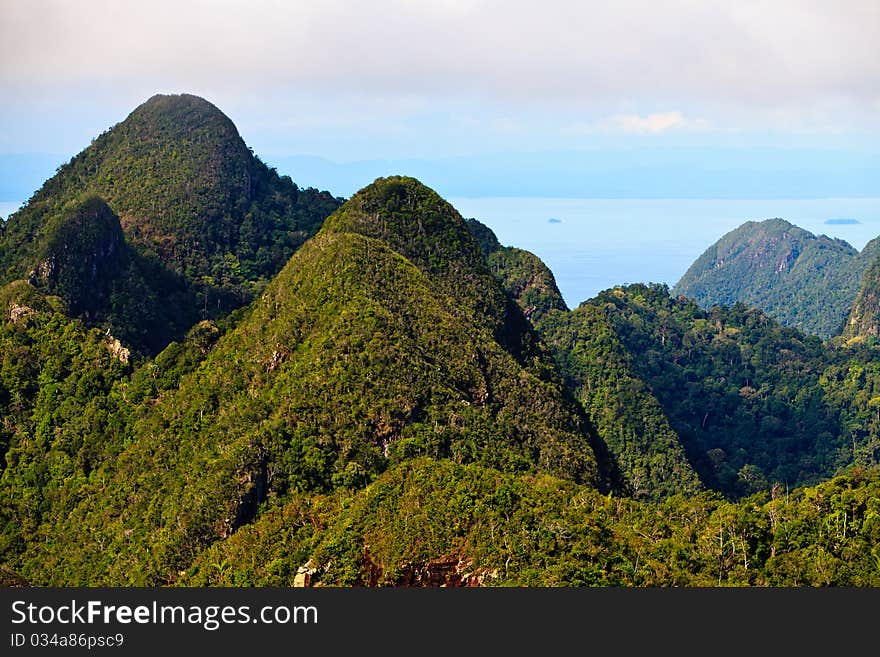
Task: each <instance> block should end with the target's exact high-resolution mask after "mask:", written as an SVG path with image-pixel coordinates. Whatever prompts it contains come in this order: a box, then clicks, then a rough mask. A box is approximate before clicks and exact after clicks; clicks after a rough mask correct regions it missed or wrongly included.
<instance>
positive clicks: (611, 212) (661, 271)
mask: <svg viewBox="0 0 880 657" xmlns="http://www.w3.org/2000/svg"><path fill="white" fill-rule="evenodd" d="M450 201H451V203H452V204H453V205H454V206H455V207H456V209H457V210H458V211H459V212H461V214H462V215H464V216H465V217H475V218H477V219H479V220H480V221H482V222H483V223H485V224H486V225H487V226H489V227H490V228H491V229H492V230H494V231H495V234H496V235H498V239H499V240H500V241H501V243H502V244H505V245H507V246H517V247H520V248H522V249H527V250H528V251H531V252H532V253H534V254H536V255H537V256H538V257H540V258H541V259H542V260H543V261H544V262H545V263H547V266H549V267H550V269H551V270H552V271H553V274H554V275H555V276H556V283H557V285H559V289H560V291H561V292H562V296H563V297H564V298H565V301H566V303H567V304H568V305H569V307H572V308H574V307H576V306H577V305H578V304H579V303H581V302H582V301H585V300H587V299H590V298H592V297H594V296H595V295H596V294H597V293H598V292H601V291H602V290H606V289H608V288H610V287H613V286H614V285H620V284H627V283H639V282H641V283H667V284H668V285H669V286H670V287H671V286H672V285H674V284H675V283H677V282H678V279H679V278H681V276H682V275H683V274H684V272H685V271H686V270H687V268H688V267H689V266H690V265H691V263H692V262H693V261H694V260H696V259H697V258H698V257H699V256H700V254H701V253H703V251H705V250H706V248H708V247H709V246H710V245H711V244H712V243H713V242H715V241H716V240H717V239H718V238H719V237H721V236H722V235H724V234H725V233H727V232H729V231H731V230H733V229H734V228H736V227H737V226H739V225H740V224H742V223H743V222H746V221H760V220H762V219H769V218H772V217H781V218H783V219H785V220H787V221H790V222H791V223H793V224H795V225H796V226H800V227H801V228H805V229H806V230H808V231H810V232H811V233H815V234H817V235H819V234H823V233H824V234H825V235H828V236H830V237H837V238H840V239H842V240H846V241H847V242H849V243H850V244H852V245H853V246H854V247H855V248H857V249H862V247H864V246H865V244H866V243H867V242H868V240H871V239H873V238H874V237H877V236H880V198H836V199H814V200H792V201H787V200H742V201H740V200H726V199H724V200H721V199H719V200H681V199H659V200H642V199H638V200H635V199H566V198H454V199H450ZM19 205H20V204H19V203H13V202H0V217H6V216H8V215H9V214H10V213H12V212H14V211H15V210H16V209H18V207H19ZM551 219H553V220H555V221H552V222H551V221H550V220H551ZM829 219H854V220H856V221H858V222H859V223H856V224H839V223H836V224H826V223H825V222H826V221H827V220H829Z"/></svg>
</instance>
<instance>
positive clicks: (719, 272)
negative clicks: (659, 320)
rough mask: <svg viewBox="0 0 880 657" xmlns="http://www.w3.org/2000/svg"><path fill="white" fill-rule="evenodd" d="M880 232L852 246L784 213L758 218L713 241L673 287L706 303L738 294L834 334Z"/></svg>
mask: <svg viewBox="0 0 880 657" xmlns="http://www.w3.org/2000/svg"><path fill="white" fill-rule="evenodd" d="M876 250H877V244H876V240H875V241H874V242H871V243H869V245H868V246H866V247H865V249H863V252H862V254H859V252H858V251H856V250H855V249H854V248H853V247H852V246H850V245H849V244H847V243H846V242H844V241H842V240H839V239H832V238H829V237H826V236H825V235H819V236H816V235H813V234H812V233H810V232H808V231H805V230H803V229H801V228H798V227H797V226H794V225H792V224H790V223H789V222H787V221H784V220H782V219H768V220H766V221H761V222H755V221H750V222H746V223H744V224H743V225H742V226H740V227H739V228H737V229H736V230H733V231H731V232H730V233H728V234H727V235H725V236H723V237H722V238H721V239H720V240H718V241H717V242H716V243H715V244H713V245H712V246H711V247H709V248H708V249H707V250H706V251H705V252H704V253H703V254H702V255H701V256H700V257H699V258H698V259H697V260H696V261H695V262H694V264H693V265H691V267H690V268H689V269H688V271H687V272H686V273H685V274H684V276H682V278H681V280H680V281H679V282H678V283H677V284H676V285H675V287H674V288H673V290H672V293H673V294H675V295H684V296H687V297H691V298H693V299H696V301H697V303H698V304H700V306H701V307H703V308H710V307H711V306H714V305H721V306H730V305H733V304H734V303H737V302H742V303H745V304H746V305H749V306H754V307H756V308H760V309H761V310H763V311H764V312H765V313H767V315H769V316H770V317H773V318H774V319H776V320H777V321H779V322H781V323H782V324H785V325H786V326H792V327H795V328H799V329H801V330H802V331H805V332H807V333H811V334H813V335H817V336H819V337H821V338H822V339H828V338H829V337H831V336H833V335H837V334H839V333H840V331H841V329H842V327H843V324H844V320H845V319H846V317H847V315H848V313H849V311H850V308H851V307H852V304H853V301H854V299H855V297H856V293H857V292H858V288H859V282H860V281H861V278H862V274H863V273H864V271H865V269H867V266H868V264H870V260H871V254H873V253H875V251H876Z"/></svg>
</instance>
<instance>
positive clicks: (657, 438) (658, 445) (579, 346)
mask: <svg viewBox="0 0 880 657" xmlns="http://www.w3.org/2000/svg"><path fill="white" fill-rule="evenodd" d="M468 227H469V228H470V230H471V233H472V234H473V235H474V237H475V238H476V239H477V241H478V243H479V244H480V247H481V249H482V250H483V252H484V253H485V254H486V257H487V258H488V261H489V264H490V266H491V267H492V271H493V273H494V274H495V275H496V277H497V278H498V280H499V282H500V283H501V285H502V286H503V287H504V289H505V290H506V291H507V293H508V294H509V295H510V296H511V297H512V298H513V299H515V300H516V302H517V304H518V305H519V306H520V308H521V309H522V311H523V314H524V315H525V316H526V317H527V318H528V319H529V320H530V322H531V323H532V324H533V325H534V327H535V330H536V331H537V332H538V334H539V335H540V336H541V337H542V338H543V339H544V340H545V341H546V342H547V344H548V346H549V347H550V348H551V349H552V350H553V352H554V358H555V360H556V362H557V365H558V367H559V369H560V371H561V372H562V373H563V375H564V377H565V379H566V383H567V387H568V388H569V389H570V390H571V391H572V392H573V394H574V395H575V397H576V398H577V399H578V401H579V402H580V403H581V405H582V407H583V408H584V410H585V411H586V412H587V415H588V416H589V418H590V421H591V422H592V423H593V425H594V426H595V427H596V431H597V433H598V434H599V436H600V438H601V439H602V443H603V446H604V448H605V449H607V450H608V454H609V458H610V459H611V460H613V462H614V465H615V468H616V475H617V483H618V486H619V488H620V490H621V491H624V492H625V493H626V494H627V495H632V496H635V497H637V498H640V499H644V498H660V497H665V496H668V495H672V494H675V493H680V492H695V491H697V490H699V489H700V488H702V484H701V482H700V479H699V477H698V476H697V473H696V472H695V471H694V469H693V467H692V466H691V465H690V463H689V462H688V459H687V456H686V455H685V453H684V450H683V448H682V445H681V441H680V439H679V437H678V436H677V435H676V433H675V431H674V430H673V429H672V427H670V425H669V422H668V420H667V418H666V416H665V415H664V413H663V410H662V408H661V407H660V404H659V402H658V401H657V399H656V398H655V397H654V395H653V393H652V392H651V390H650V388H649V386H647V385H646V384H645V383H644V381H642V380H641V379H640V378H639V376H638V374H636V372H635V369H634V367H633V364H632V360H633V358H637V357H638V356H637V355H635V356H634V355H632V354H631V353H629V352H628V351H627V349H626V347H625V346H624V345H623V344H622V342H621V341H620V339H619V337H618V336H617V335H616V334H615V331H614V327H613V326H612V324H611V323H610V321H609V319H608V317H606V316H605V313H604V311H603V309H602V308H601V307H599V306H598V305H591V304H589V303H584V304H582V305H581V306H580V307H578V308H577V309H575V310H574V311H569V310H568V308H567V307H566V305H565V302H564V301H563V299H562V295H561V294H560V292H559V289H558V288H557V287H556V281H555V279H554V277H553V273H552V272H551V271H550V269H549V268H548V267H547V266H546V265H545V264H544V263H543V262H542V261H541V259H540V258H538V257H537V256H536V255H534V254H533V253H530V252H528V251H525V250H523V249H517V248H514V247H507V246H502V245H501V244H500V243H499V241H498V238H497V237H496V236H495V233H493V232H492V230H491V229H490V228H489V227H488V226H485V225H484V224H482V223H480V222H479V221H477V220H476V219H469V220H468Z"/></svg>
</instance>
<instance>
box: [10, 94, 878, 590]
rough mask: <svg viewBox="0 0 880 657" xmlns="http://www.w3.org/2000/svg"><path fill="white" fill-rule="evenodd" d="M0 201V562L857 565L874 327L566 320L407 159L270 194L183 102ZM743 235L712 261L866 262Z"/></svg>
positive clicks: (774, 233)
mask: <svg viewBox="0 0 880 657" xmlns="http://www.w3.org/2000/svg"><path fill="white" fill-rule="evenodd" d="M138 186H140V189H141V190H142V191H144V192H145V193H144V194H139V193H138V191H137V188H138ZM152 197H154V198H152ZM151 198H152V200H151ZM242 199H245V200H244V201H243V200H242ZM248 204H249V205H248ZM331 205H332V206H334V207H333V208H332V210H333V211H332V212H327V214H326V215H324V214H323V212H324V211H325V210H327V209H328V208H329V207H330V206H331ZM335 206H338V207H335ZM145 208H146V209H145ZM13 219H14V221H11V222H10V223H9V224H8V225H7V226H6V227H5V228H4V234H3V236H2V238H0V265H2V270H3V271H4V272H5V273H4V276H5V277H6V278H4V279H3V282H2V283H0V454H2V457H3V458H2V462H0V582H3V583H5V584H8V585H10V586H19V585H36V586H46V585H57V586H71V585H85V586H103V585H112V586H119V585H141V586H167V585H178V586H193V585H197V586H198V585H212V586H301V585H307V586H441V585H443V586H509V585H515V586H566V585H573V586H719V585H730V586H808V585H809V586H816V585H819V586H829V585H831V586H833V585H841V586H876V585H878V583H880V579H878V578H880V574H878V573H880V570H878V569H877V554H876V550H875V549H874V548H875V546H876V545H877V544H878V543H880V523H878V522H877V519H878V518H880V507H878V500H880V495H878V477H880V410H878V409H880V345H878V344H877V342H876V340H873V339H871V338H870V336H868V337H867V338H866V337H865V336H863V335H859V336H855V337H854V339H852V338H851V339H848V340H847V339H843V338H839V339H835V340H832V341H827V342H823V341H822V339H820V338H819V337H816V336H814V335H809V334H805V333H803V332H801V331H800V330H798V329H796V328H791V327H785V326H783V325H781V324H780V323H779V322H777V321H775V320H774V319H771V318H770V317H769V316H768V314H765V313H764V312H762V311H761V310H758V309H756V308H749V307H747V306H746V305H745V304H744V303H735V304H733V305H730V306H719V305H713V306H712V307H711V308H709V309H703V308H701V307H700V306H699V305H698V304H697V303H696V302H695V301H694V300H692V299H688V298H686V297H684V296H681V295H677V294H671V293H670V291H669V290H668V288H667V287H666V286H661V285H642V284H636V285H629V286H625V287H616V288H613V289H610V290H607V291H604V292H602V293H600V294H599V295H597V297H595V298H594V299H591V300H588V301H586V302H584V303H582V304H581V305H580V306H579V307H578V308H575V309H573V310H570V309H568V308H567V307H566V304H565V303H564V301H563V299H562V297H561V295H560V294H559V290H558V288H557V286H556V282H555V279H554V276H553V273H552V272H551V271H550V270H549V269H548V268H547V267H546V265H545V264H544V263H543V262H541V260H540V259H539V258H537V257H536V256H535V255H534V254H532V253H529V252H528V251H525V250H523V249H519V248H515V247H510V246H502V245H501V244H500V243H499V242H498V240H497V238H496V236H495V235H494V233H493V232H492V231H491V230H490V229H489V228H488V227H487V226H484V225H483V224H481V223H480V222H479V221H477V220H474V219H471V220H465V219H463V218H462V217H461V215H460V214H459V213H458V212H457V211H456V210H455V208H453V207H452V206H451V205H450V204H449V203H448V202H446V201H445V200H444V199H442V198H441V197H440V196H439V195H438V194H437V193H436V192H434V191H433V190H431V189H429V188H428V187H426V186H425V185H423V184H422V183H421V182H419V181H418V180H416V179H414V178H410V177H406V176H389V177H385V178H379V179H377V180H375V181H374V182H372V183H371V184H369V185H367V186H366V187H364V188H363V189H361V190H360V191H359V192H357V193H356V194H355V195H354V196H353V197H352V198H351V199H349V200H348V201H346V202H345V203H343V204H341V205H340V204H339V200H338V199H333V198H332V197H330V196H329V195H324V194H321V193H318V192H316V191H315V190H305V191H303V190H299V189H298V188H296V186H295V185H293V183H292V182H291V181H290V180H289V179H287V178H284V177H279V176H278V175H277V174H276V173H275V172H274V171H272V170H271V169H268V168H267V167H265V165H263V164H262V163H260V162H259V160H257V159H256V158H253V156H252V155H250V152H249V150H248V149H247V148H246V146H244V144H243V142H241V140H240V138H238V136H237V131H236V130H235V127H234V126H233V125H232V124H231V122H229V121H228V119H226V117H224V116H223V115H222V113H220V112H219V110H217V109H216V108H214V107H213V106H212V105H210V104H209V103H207V102H206V101H204V100H202V99H198V98H196V97H191V96H176V97H164V96H157V97H154V98H153V99H151V100H150V101H148V102H147V103H145V104H144V105H143V106H141V107H140V108H138V109H137V110H135V112H133V113H132V115H131V116H130V117H129V119H126V121H124V122H123V123H122V124H120V125H119V126H117V127H115V128H114V129H112V130H111V131H109V132H108V133H105V135H102V136H101V137H99V138H98V139H97V140H96V141H95V143H94V144H93V146H92V147H90V148H89V149H86V150H85V151H83V153H81V154H80V155H78V156H77V157H76V158H74V160H73V161H72V162H71V163H70V164H68V165H66V166H65V167H63V168H62V169H61V170H60V171H59V173H58V175H56V177H55V178H53V179H52V180H50V181H47V183H46V185H44V188H43V189H42V190H40V192H38V193H37V194H36V195H35V198H34V199H32V201H31V203H30V204H29V205H28V206H27V207H26V208H25V209H23V210H22V211H21V213H19V214H17V215H16V216H15V217H14V218H13ZM765 223H766V222H765ZM251 229H253V231H256V233H254V232H253V231H252V230H251ZM750 230H753V231H754V230H757V232H758V233H760V234H759V235H758V238H757V239H756V241H753V243H750V242H748V240H745V241H744V242H742V241H737V240H739V237H741V236H739V237H737V239H736V240H733V241H732V242H730V245H732V246H731V248H732V250H730V249H728V251H729V253H728V251H725V253H728V255H727V256H726V257H728V260H727V261H726V262H730V261H731V260H730V259H731V258H732V260H733V261H735V262H738V263H739V264H738V265H737V267H740V268H741V269H742V270H743V271H746V272H751V271H755V272H758V273H761V272H764V273H766V269H767V266H768V264H767V263H776V264H775V265H774V266H773V267H771V269H773V271H774V272H775V271H776V267H777V266H778V265H779V264H780V263H783V264H784V265H785V266H784V267H781V268H780V269H779V272H782V271H784V270H787V268H788V269H790V270H791V271H792V272H801V268H803V269H804V271H807V270H809V269H810V268H809V267H807V266H806V265H808V264H810V263H812V265H810V266H817V263H818V264H819V265H821V267H819V269H821V270H822V271H825V273H826V274H828V275H829V276H830V278H829V279H828V281H832V280H833V281H838V282H839V281H840V280H842V279H841V278H839V276H842V274H840V272H841V271H842V270H843V267H842V266H839V260H840V259H841V258H843V259H846V258H849V261H850V263H852V262H854V261H855V260H856V259H858V258H861V257H867V256H868V253H867V252H868V251H869V249H868V248H867V247H866V249H865V251H863V255H854V250H852V249H849V250H848V249H847V247H846V245H844V244H842V243H841V244H835V243H833V242H827V241H825V240H823V238H821V237H820V238H814V237H811V236H809V234H806V235H805V234H803V233H805V231H800V230H799V229H795V228H794V227H792V226H791V225H790V224H786V223H785V222H782V223H778V222H776V223H771V224H767V225H758V226H757V228H756V227H755V226H752V227H751V228H750ZM761 231H764V233H762V232H761ZM826 239H827V238H826ZM737 245H739V246H737ZM740 246H742V248H741V249H740ZM875 246H876V245H875ZM734 247H735V248H734ZM725 248H726V247H725ZM872 248H873V247H872ZM737 249H740V250H737ZM804 254H807V255H809V258H808V259H807V260H808V261H809V262H808V261H807V260H802V258H803V257H804ZM777 258H782V259H781V260H779V261H778V262H777V260H776V259H777ZM749 263H751V264H749ZM835 263H837V264H835ZM749 267H751V269H749ZM739 270H740V269H736V271H739ZM826 270H830V271H826ZM868 272H869V274H868V275H867V276H866V277H865V278H864V282H863V284H862V290H863V292H864V291H865V290H871V289H874V288H873V286H874V282H872V281H873V279H872V276H874V275H875V273H876V272H875V273H873V274H872V273H871V272H874V270H873V269H869V270H868ZM851 274H852V272H850V274H848V275H851ZM774 275H775V273H774ZM798 276H800V274H798ZM835 276H837V277H838V278H834V277H835ZM806 278H809V276H807V277H806ZM802 280H803V277H802ZM847 280H848V279H847ZM828 281H826V283H827V282H828ZM828 284H829V285H830V283H828ZM786 285H794V283H793V280H787V282H786ZM795 288H796V290H801V288H798V287H797V286H795ZM795 288H791V289H795ZM786 289H789V288H786ZM822 289H823V290H824V288H822ZM789 291H790V289H789ZM174 294H179V295H180V296H179V297H174V296H173V295H174ZM870 294H871V293H870V292H864V293H863V294H861V295H860V299H862V298H863V299H865V302H864V303H862V305H861V306H858V304H857V307H858V308H861V310H859V312H858V316H859V317H865V318H868V319H867V320H866V323H863V322H861V320H860V322H859V327H862V326H863V325H867V326H870V319H869V318H870V316H871V313H872V312H873V310H872V309H871V306H870V303H869V302H870V301H871V299H872V298H873V297H871V296H870ZM795 298H796V296H795ZM163 302H164V304H163ZM178 306H184V308H183V309H181V308H180V307H178ZM184 311H185V312H184ZM162 312H167V313H168V314H167V315H163V314H162ZM854 312H855V311H854ZM186 313H189V314H186ZM854 316H855V315H854ZM108 329H109V331H108ZM138 330H140V331H141V333H140V334H139V333H138V332H137V331H138ZM163 331H165V332H164V333H163ZM868 331H869V329H868ZM859 332H860V333H863V332H865V331H864V330H863V329H862V328H859ZM151 336H152V340H153V341H152V342H150V338H151ZM120 338H125V340H128V341H130V344H131V345H132V346H140V347H141V348H142V349H143V354H142V355H140V356H139V357H136V358H132V357H131V356H132V353H131V352H129V350H128V349H127V345H126V344H125V340H123V341H122V342H121V341H120ZM168 340H171V341H170V342H168ZM154 352H156V355H155V356H150V355H149V354H150V353H154Z"/></svg>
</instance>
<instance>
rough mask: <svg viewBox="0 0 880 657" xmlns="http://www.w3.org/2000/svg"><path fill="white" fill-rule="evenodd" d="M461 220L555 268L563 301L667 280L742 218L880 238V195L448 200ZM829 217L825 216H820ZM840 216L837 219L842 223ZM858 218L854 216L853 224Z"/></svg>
mask: <svg viewBox="0 0 880 657" xmlns="http://www.w3.org/2000/svg"><path fill="white" fill-rule="evenodd" d="M450 202H451V203H452V204H453V205H454V206H455V208H456V209H457V210H458V211H459V212H460V213H461V214H462V215H463V216H465V217H474V218H475V219H478V220H479V221H482V222H483V223H484V224H486V225H487V226H489V227H490V228H491V229H492V230H493V231H495V234H496V235H497V236H498V239H499V241H500V242H501V243H502V244H504V245H505V246H516V247H519V248H522V249H526V250H528V251H531V252H532V253H534V254H535V255H537V256H538V257H540V258H541V260H543V261H544V262H545V263H546V264H547V266H548V267H550V269H551V270H552V271H553V274H554V276H555V277H556V284H557V285H558V286H559V290H560V292H561V293H562V296H563V298H564V299H565V302H566V303H567V304H568V306H569V307H570V308H574V307H577V306H578V305H579V304H580V303H581V302H582V301H586V300H587V299H590V298H592V297H594V296H595V295H596V294H597V293H598V292H601V291H602V290H606V289H608V288H610V287H614V286H615V285H623V284H628V283H666V284H668V285H669V286H670V287H672V286H673V285H675V283H677V282H678V280H679V279H680V278H681V276H682V275H683V274H684V273H685V271H687V269H688V267H690V265H691V263H693V261H694V260H696V259H697V258H698V257H699V256H700V255H701V254H702V253H703V252H704V251H705V250H706V249H707V248H708V247H709V246H711V245H712V244H713V243H714V242H715V241H716V240H717V239H718V238H720V237H721V236H722V235H724V234H725V233H727V232H729V231H731V230H733V229H734V228H736V227H737V226H739V225H741V224H743V223H745V222H746V221H761V220H763V219H770V218H773V217H780V218H782V219H785V220H786V221H789V222H791V223H792V224H794V225H796V226H800V227H801V228H804V229H806V230H808V231H810V232H811V233H814V234H816V235H819V234H825V235H828V236H829V237H836V238H839V239H842V240H845V241H846V242H848V243H849V244H851V245H852V246H854V247H855V248H856V249H859V250H861V249H862V248H863V247H864V246H865V244H866V243H867V242H868V241H869V240H871V239H873V238H875V237H877V236H880V198H829V199H808V200H803V199H798V200H784V199H782V200H780V199H770V200H753V199H749V200H729V199H709V200H703V199H700V200H691V199H685V200H682V199H649V200H644V199H571V198H534V197H530V198H454V199H450ZM828 220H831V221H832V223H830V224H829V223H825V222H826V221H828ZM841 220H845V221H841ZM853 222H857V223H853Z"/></svg>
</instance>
